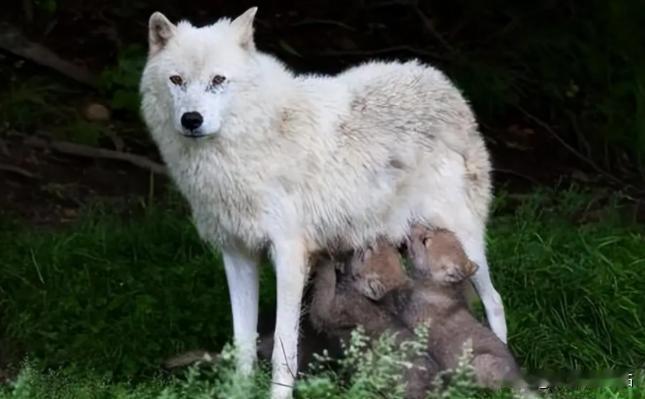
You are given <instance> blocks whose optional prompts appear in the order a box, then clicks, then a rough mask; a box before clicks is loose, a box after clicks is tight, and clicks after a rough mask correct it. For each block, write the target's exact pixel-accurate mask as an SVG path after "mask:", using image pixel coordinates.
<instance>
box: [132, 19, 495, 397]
mask: <svg viewBox="0 0 645 399" xmlns="http://www.w3.org/2000/svg"><path fill="white" fill-rule="evenodd" d="M256 11H257V9H256V8H251V9H249V10H248V11H246V12H245V13H244V14H242V15H240V16H239V17H237V18H236V19H235V20H232V21H231V20H230V19H228V18H222V19H220V20H218V21H217V22H215V23H214V24H212V25H209V26H205V27H201V28H198V27H194V26H192V25H191V24H190V23H188V22H186V21H183V22H180V23H178V24H177V25H174V24H173V23H171V22H170V21H169V20H168V19H167V18H166V17H164V16H163V15H162V14H161V13H158V12H156V13H154V14H152V16H151V17H150V20H149V33H148V43H149V52H148V59H147V62H146V65H145V68H144V70H143V75H142V77H141V85H140V92H141V96H142V106H141V108H142V114H143V118H144V120H145V122H146V125H147V126H148V129H149V130H150V132H151V133H152V137H153V139H154V140H155V142H156V143H157V146H158V147H159V150H160V153H161V155H162V157H163V159H164V161H165V163H166V165H167V166H168V170H169V173H170V176H171V177H172V179H173V181H174V182H175V184H176V185H177V187H178V188H179V190H180V191H181V192H182V194H183V195H184V196H185V197H186V199H187V200H188V202H189V204H190V207H191V210H192V214H193V219H194V221H195V225H196V227H197V230H198V231H199V234H200V236H201V237H202V238H203V239H205V240H206V241H208V242H209V243H211V244H213V245H215V246H217V247H219V248H220V249H221V251H222V258H223V261H224V268H225V270H226V278H227V282H228V286H229V292H230V296H231V307H232V313H233V335H234V343H235V345H236V346H237V348H238V349H237V353H238V359H237V362H238V363H237V367H238V370H239V371H240V373H242V374H249V373H250V372H251V371H252V369H253V364H254V361H255V359H256V356H257V355H256V335H257V333H256V330H257V319H258V292H259V289H258V282H259V277H258V276H259V274H258V263H259V262H258V258H259V255H258V254H259V253H261V251H263V250H265V249H267V248H268V249H269V252H270V254H271V257H272V261H273V264H274V268H275V273H276V281H277V316H276V327H275V332H274V337H275V339H274V351H273V355H272V367H273V385H272V394H271V395H272V398H273V399H278V398H289V397H291V395H292V386H293V383H294V376H295V374H296V370H297V366H296V363H297V358H298V356H297V343H298V328H299V320H300V307H301V300H302V294H303V289H304V286H305V282H306V280H307V276H308V272H309V265H308V259H309V254H310V253H313V252H316V251H320V250H323V249H325V248H327V247H329V246H330V245H332V243H334V242H341V243H342V244H343V245H344V246H345V247H347V249H353V248H360V247H362V246H364V245H366V244H367V243H369V242H372V241H374V240H375V239H376V238H377V237H380V236H384V237H386V238H387V239H388V241H390V242H401V241H403V238H404V236H405V235H406V234H407V233H408V228H409V227H408V226H409V224H410V223H417V222H418V223H427V224H429V225H433V226H437V227H444V228H447V229H449V230H451V231H454V232H455V234H456V235H457V238H458V239H459V241H460V242H461V243H462V245H463V246H464V249H465V250H466V253H467V254H468V256H469V258H471V259H472V260H473V261H475V262H477V264H478V265H479V266H480V268H479V271H478V272H477V274H475V275H474V276H473V282H474V284H475V286H476V288H477V290H478V292H479V294H480V296H481V298H482V302H483V303H484V307H485V308H486V314H487V316H488V319H489V321H490V324H491V326H492V328H493V330H494V331H495V332H496V334H498V336H499V337H500V338H501V339H502V340H505V339H506V322H505V317H504V309H503V306H502V301H501V298H500V296H499V294H498V293H497V291H496V290H495V288H494V287H493V285H492V283H491V279H490V276H489V270H488V264H487V262H486V255H485V241H484V232H485V226H486V220H487V217H488V211H489V205H490V200H491V181H490V170H491V166H490V162H489V156H488V152H487V150H486V147H485V145H484V140H483V139H482V137H481V134H480V133H479V130H478V127H477V123H476V121H475V118H474V116H473V113H472V111H471V109H470V107H469V105H468V104H467V103H466V101H465V100H464V98H463V97H462V95H461V93H460V92H459V90H457V89H456V88H455V86H454V85H453V84H452V83H451V82H450V81H449V80H448V79H447V78H446V77H445V76H444V74H442V73H441V72H439V71H438V70H436V69H434V68H432V67H430V66H428V65H424V64H421V63H419V62H417V61H411V62H405V63H400V62H369V63H366V64H363V65H360V66H357V67H354V68H350V69H348V70H347V71H345V72H343V73H341V74H339V75H336V76H320V75H315V76H308V75H304V76H302V75H294V74H293V73H292V72H291V71H289V70H288V69H287V68H285V66H284V65H283V64H282V63H281V62H280V61H278V60H277V59H276V58H274V57H272V56H269V55H267V54H264V53H262V52H260V51H258V50H257V49H256V48H255V44H254V40H253V19H254V16H255V13H256Z"/></svg>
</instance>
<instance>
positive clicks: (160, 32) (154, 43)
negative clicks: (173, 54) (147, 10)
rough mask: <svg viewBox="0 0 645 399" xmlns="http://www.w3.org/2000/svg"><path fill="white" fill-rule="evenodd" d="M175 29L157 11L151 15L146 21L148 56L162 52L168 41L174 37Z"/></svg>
mask: <svg viewBox="0 0 645 399" xmlns="http://www.w3.org/2000/svg"><path fill="white" fill-rule="evenodd" d="M176 29H177V28H176V27H175V25H173V24H172V22H170V21H168V18H166V17H165V16H164V15H163V14H162V13H160V12H159V11H157V12H155V13H153V14H152V15H151V16H150V20H149V21H148V46H149V50H148V51H149V55H151V56H152V55H155V54H157V53H158V52H159V51H160V50H162V49H163V48H164V47H165V46H166V44H167V43H168V40H170V38H172V37H173V36H174V35H175V30H176Z"/></svg>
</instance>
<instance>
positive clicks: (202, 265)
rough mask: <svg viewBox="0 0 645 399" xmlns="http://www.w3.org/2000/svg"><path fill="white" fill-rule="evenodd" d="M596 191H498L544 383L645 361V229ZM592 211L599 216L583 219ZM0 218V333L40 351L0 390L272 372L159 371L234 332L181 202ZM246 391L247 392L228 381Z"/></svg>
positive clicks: (167, 392) (325, 386)
mask: <svg viewBox="0 0 645 399" xmlns="http://www.w3.org/2000/svg"><path fill="white" fill-rule="evenodd" d="M591 199H592V196H591V194H590V193H585V192H582V191H580V190H567V191H560V192H550V191H546V190H543V191H540V192H536V193H534V194H532V195H530V196H528V197H526V198H523V199H522V200H521V201H519V202H518V201H516V200H515V202H516V203H514V204H511V203H512V202H513V201H514V200H513V199H512V198H509V197H507V196H504V195H502V196H500V198H499V199H498V201H497V203H496V209H497V211H496V212H495V215H494V216H493V218H492V221H491V228H490V232H489V259H490V264H491V268H492V271H493V279H494V280H495V285H496V286H497V288H498V290H499V291H500V293H501V294H502V297H503V298H504V302H505V306H506V311H507V317H508V321H509V331H510V338H509V339H510V346H511V348H512V350H513V351H514V353H515V354H516V355H517V357H518V360H519V362H520V363H521V364H522V365H523V366H524V367H525V368H526V369H527V370H528V371H529V372H530V374H531V375H538V376H546V377H547V378H548V379H549V380H551V381H563V382H571V380H572V379H573V376H575V375H580V376H583V377H584V376H587V377H593V376H597V375H599V373H601V372H606V373H613V374H615V375H618V374H623V373H627V372H630V371H634V372H636V371H637V370H642V369H645V328H643V322H644V321H645V306H643V303H644V300H643V298H645V273H642V271H643V270H645V269H644V268H643V267H644V266H645V229H644V228H643V226H638V225H635V224H632V223H629V222H628V221H625V220H624V218H622V217H621V214H622V213H621V209H620V206H619V204H618V202H616V201H613V200H610V201H608V202H607V203H606V204H605V205H604V206H603V207H601V208H597V207H594V208H593V209H588V208H589V207H588V204H589V202H590V200H591ZM518 204H519V206H516V205H518ZM511 205H513V206H511ZM585 211H586V213H588V214H592V213H593V214H594V215H600V216H599V217H595V219H594V218H587V219H594V221H590V222H582V221H581V220H584V218H581V215H583V214H585ZM0 220H2V221H1V222H0V309H1V312H2V314H1V319H0V320H2V323H1V324H0V327H2V328H3V331H2V332H1V334H2V336H4V337H7V338H5V339H7V340H9V342H11V343H13V344H15V345H17V346H18V347H22V348H26V349H27V350H28V353H29V356H30V358H31V359H37V360H36V361H34V362H31V363H28V364H27V365H25V366H24V367H23V368H22V373H21V376H20V378H19V379H18V382H17V385H16V386H5V387H4V390H3V391H0V392H1V393H0V398H1V399H5V398H7V399H8V398H12V399H15V398H39V397H43V398H45V397H47V398H50V397H51V398H157V397H159V398H182V397H190V398H193V397H200V396H202V397H232V398H233V397H264V396H263V393H265V392H266V389H260V388H263V387H264V388H265V387H266V385H267V384H268V383H267V381H266V380H267V378H268V377H267V376H266V373H260V374H259V375H258V377H257V378H258V379H259V380H257V381H253V382H251V383H248V384H246V385H248V387H247V388H244V387H245V386H246V385H245V384H242V383H241V382H240V381H238V380H237V379H235V377H233V376H232V372H230V367H229V368H227V367H220V368H219V369H218V370H217V372H215V373H213V372H210V373H207V375H206V376H204V375H201V374H195V373H193V375H192V376H189V377H186V378H174V377H173V378H168V377H167V376H163V375H162V374H161V373H160V371H159V364H160V362H161V360H162V359H164V358H165V357H166V356H168V355H171V354H175V353H177V352H179V351H182V350H185V349H192V348H197V347H205V348H208V349H218V348H220V347H221V346H222V345H223V344H224V343H225V342H227V340H228V339H229V338H230V310H229V305H228V292H227V288H226V283H225V279H224V273H223V269H222V266H221V261H220V258H219V255H218V254H217V253H216V252H214V251H213V250H211V249H210V248H208V247H207V246H206V245H204V244H202V243H201V242H200V240H199V239H198V237H197V235H196V232H195V230H194V228H193V227H192V224H191V223H190V220H189V219H188V217H187V215H186V213H185V212H184V211H182V210H181V208H179V207H177V206H175V205H168V206H163V207H162V206H153V207H148V208H145V209H140V210H137V211H136V212H134V214H129V215H123V214H120V213H118V212H115V211H114V210H113V209H110V208H104V207H93V208H92V209H88V210H87V212H86V214H85V216H84V217H82V219H81V220H82V221H81V222H80V223H79V224H78V225H76V226H74V227H72V228H65V229H61V230H56V231H38V230H33V229H27V228H24V227H20V226H19V225H17V224H16V223H14V222H11V221H9V220H7V218H4V219H0ZM263 273H264V274H263V283H262V298H263V299H262V306H263V307H265V306H270V305H271V304H272V303H273V297H274V283H273V277H272V275H271V273H270V268H269V267H265V268H264V269H263ZM365 367H367V366H365ZM51 370H58V371H51ZM366 375H372V376H373V375H376V374H375V373H373V372H368V373H367V374H366ZM208 376H210V377H208ZM191 378H192V379H191ZM379 378H380V377H379ZM383 378H385V375H384V376H383ZM639 378H640V377H639ZM377 380H378V381H380V382H383V381H385V380H381V379H378V378H377ZM641 380H642V379H641ZM641 380H638V381H639V383H640V385H641V388H640V389H638V388H636V389H632V390H627V389H626V388H624V387H621V386H614V387H595V388H580V387H578V388H571V387H569V388H562V389H561V391H560V392H557V393H554V394H553V396H552V397H555V398H562V399H564V398H570V399H582V398H585V399H586V398H607V399H609V398H630V399H631V398H641V397H645V396H644V395H643V392H644V391H643V387H645V381H641ZM339 381H342V382H343V384H339ZM378 381H377V382H378ZM348 384H349V385H348ZM619 385H620V384H619ZM352 386H354V383H353V382H352V381H351V378H350V381H349V382H348V380H347V378H345V377H342V378H341V376H338V375H335V374H333V375H331V374H328V373H320V374H316V375H312V376H309V378H307V379H305V380H303V382H302V383H301V385H300V388H299V390H300V397H328V398H362V397H365V398H368V397H375V396H369V395H368V394H367V393H366V392H369V389H367V390H366V389H365V388H364V387H363V388H352ZM240 389H251V390H253V393H252V394H251V393H249V392H246V393H244V394H242V393H240V392H238V393H232V392H233V391H235V390H240ZM351 389H354V391H352V390H351ZM190 390H192V391H190ZM189 391H190V392H189ZM391 391H392V392H394V390H391ZM208 392H213V395H211V396H208V395H207V394H208ZM226 392H228V393H227V394H226V395H229V396H222V395H224V393H226ZM235 392H237V391H235ZM321 392H326V393H325V394H324V395H322V394H321ZM236 395H238V396H236ZM239 395H241V396H239ZM321 395H322V396H321ZM361 395H363V396H361ZM366 395H367V396H366ZM459 395H460V394H459V393H455V394H454V395H453V396H452V397H454V398H456V397H460V396H459ZM469 395H475V396H478V395H480V394H479V393H477V394H475V393H471V394H469ZM482 395H484V397H490V398H495V399H501V398H503V397H504V398H505V397H510V396H508V395H509V394H508V393H501V394H493V395H492V396H491V395H489V394H482ZM504 395H506V396H504ZM630 395H631V396H630ZM639 395H640V396H639ZM376 397H378V396H376ZM388 397H398V396H388ZM463 397H469V396H467V395H466V396H463ZM471 397H472V396H471Z"/></svg>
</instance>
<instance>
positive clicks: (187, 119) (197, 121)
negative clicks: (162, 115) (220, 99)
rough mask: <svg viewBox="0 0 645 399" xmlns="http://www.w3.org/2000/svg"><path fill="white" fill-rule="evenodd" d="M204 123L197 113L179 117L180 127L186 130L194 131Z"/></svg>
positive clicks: (188, 113) (200, 115)
mask: <svg viewBox="0 0 645 399" xmlns="http://www.w3.org/2000/svg"><path fill="white" fill-rule="evenodd" d="M202 123H204V118H203V117H202V114H200V113H199V112H186V113H185V114H183V115H182V116H181V125H182V126H183V127H185V128H186V129H188V130H195V129H197V128H198V127H200V126H201V125H202Z"/></svg>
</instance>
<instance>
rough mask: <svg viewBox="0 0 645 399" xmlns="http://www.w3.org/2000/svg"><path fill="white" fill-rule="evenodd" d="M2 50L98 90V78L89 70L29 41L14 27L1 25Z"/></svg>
mask: <svg viewBox="0 0 645 399" xmlns="http://www.w3.org/2000/svg"><path fill="white" fill-rule="evenodd" d="M0 49H4V50H5V51H8V52H10V53H12V54H15V55H17V56H19V57H22V58H25V59H27V60H29V61H31V62H34V63H36V64H39V65H43V66H46V67H48V68H51V69H53V70H55V71H57V72H58V73H60V74H62V75H65V76H67V77H68V78H70V79H73V80H75V81H77V82H79V83H82V84H84V85H87V86H90V87H92V88H96V77H95V76H94V75H93V74H92V73H91V72H90V71H88V70H87V69H85V68H83V67H80V66H78V65H76V64H73V63H71V62H69V61H66V60H64V59H62V58H61V57H60V56H58V55H57V54H55V53H54V52H53V51H51V50H49V49H48V48H47V47H45V46H43V45H40V44H38V43H34V42H31V41H29V39H27V38H26V37H24V36H23V35H22V33H21V32H20V30H18V29H17V28H15V27H13V26H12V25H10V24H8V23H5V22H2V23H0Z"/></svg>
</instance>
